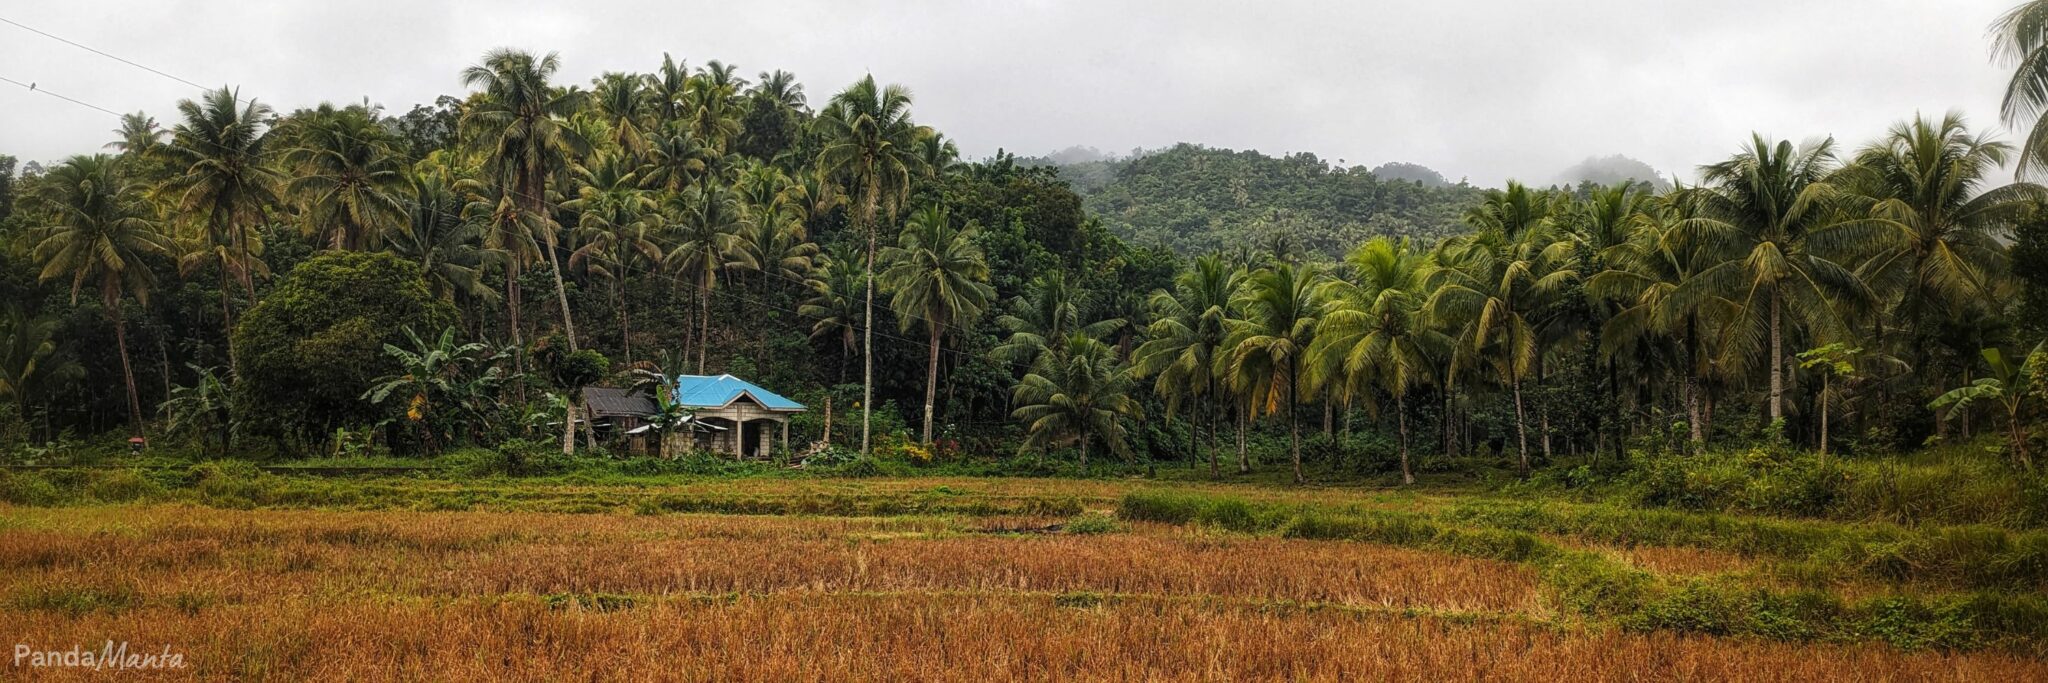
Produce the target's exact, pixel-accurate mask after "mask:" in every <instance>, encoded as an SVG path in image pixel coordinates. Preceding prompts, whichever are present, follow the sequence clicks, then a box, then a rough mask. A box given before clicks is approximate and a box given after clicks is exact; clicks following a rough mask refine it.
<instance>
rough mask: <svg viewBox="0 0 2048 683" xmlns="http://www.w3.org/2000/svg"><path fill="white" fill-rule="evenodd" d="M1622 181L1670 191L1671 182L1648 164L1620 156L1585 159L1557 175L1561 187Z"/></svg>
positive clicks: (1661, 190)
mask: <svg viewBox="0 0 2048 683" xmlns="http://www.w3.org/2000/svg"><path fill="white" fill-rule="evenodd" d="M1624 180H1635V181H1648V182H1649V183H1650V184H1651V185H1653V186H1655V187H1656V188H1657V191H1658V192H1663V191H1665V190H1669V189H1671V180H1670V179H1669V178H1668V177H1667V176H1666V175H1665V174H1663V173H1659V172H1657V169H1654V168H1650V165H1649V164H1646V163H1643V162H1641V161H1637V160H1635V159H1631V158H1628V157H1625V156H1622V155H1620V154H1616V155H1613V156H1606V157H1586V160H1585V161H1581V162H1579V163H1576V164H1573V165H1572V166H1571V167H1570V168H1566V169H1565V170H1564V171H1563V172H1562V173H1559V174H1557V182H1558V183H1559V184H1561V185H1566V186H1571V185H1577V184H1579V183H1580V182H1582V181H1586V182H1593V183H1598V184H1601V185H1612V184H1615V183H1618V182H1622V181H1624Z"/></svg>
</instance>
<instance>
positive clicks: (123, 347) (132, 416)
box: [107, 299, 142, 436]
mask: <svg viewBox="0 0 2048 683" xmlns="http://www.w3.org/2000/svg"><path fill="white" fill-rule="evenodd" d="M107 319H108V320H110V321H112V322H113V323H114V346H115V347H116V348H117V349H118V350H119V351H120V352H121V379H122V380H123V381H125V382H127V383H128V426H129V428H130V430H131V431H132V432H133V433H132V434H130V436H142V399H141V398H140V397H139V396H138V395H137V394H136V392H135V370H134V369H133V368H131V367H129V364H128V321H127V320H124V319H123V318H122V317H121V301H120V300H119V299H115V300H113V301H109V302H107Z"/></svg>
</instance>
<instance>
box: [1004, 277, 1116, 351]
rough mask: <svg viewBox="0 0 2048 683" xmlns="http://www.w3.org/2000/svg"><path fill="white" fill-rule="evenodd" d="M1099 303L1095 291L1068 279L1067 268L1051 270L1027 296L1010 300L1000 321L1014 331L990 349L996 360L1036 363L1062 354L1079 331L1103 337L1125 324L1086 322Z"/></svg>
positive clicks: (1034, 279)
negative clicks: (1083, 287)
mask: <svg viewBox="0 0 2048 683" xmlns="http://www.w3.org/2000/svg"><path fill="white" fill-rule="evenodd" d="M1094 307H1095V295H1094V293H1093V292H1089V291H1088V290H1085V289H1082V288H1081V287H1080V286H1078V285H1075V284H1073V283H1072V282H1071V281H1069V280H1068V279H1067V276H1066V272H1065V271H1061V270H1053V271H1048V272H1046V273H1044V274H1042V275H1039V276H1038V277H1036V278H1033V279H1032V280H1031V289H1030V290H1029V291H1028V292H1026V294H1025V295H1024V296H1020V297H1016V298H1013V299H1011V300H1010V304H1009V309H1010V311H1009V312H1008V313H1005V314H1003V315H1000V316H997V317H996V325H997V326H1000V327H1002V328H1003V329H1005V330H1008V331H1009V333H1010V335H1009V336H1008V337H1006V338H1004V339H1003V342H1002V343H1001V344H998V345H996V348H995V349H994V350H992V351H991V352H990V354H989V355H990V356H991V357H993V358H995V359H996V360H1000V361H1004V362H1009V363H1019V362H1021V363H1028V364H1032V365H1036V364H1039V363H1041V362H1046V361H1049V360H1051V359H1053V358H1056V357H1058V356H1059V354H1060V353H1061V352H1063V351H1065V350H1066V349H1067V347H1068V345H1067V344H1065V343H1064V342H1063V341H1062V340H1065V339H1066V338H1067V336H1068V335H1071V334H1073V333H1075V332H1080V333H1082V334H1086V335H1088V336H1089V337H1091V338H1095V339H1101V338H1103V337H1104V336H1107V335H1108V334H1109V333H1110V332H1114V331H1115V330H1116V329H1117V328H1118V327H1119V326H1121V325H1122V324H1123V321H1121V320H1114V319H1112V320H1097V321H1093V322H1088V323H1083V322H1082V320H1083V319H1084V317H1085V316H1087V315H1088V314H1089V313H1091V312H1092V311H1091V309H1093V308H1094Z"/></svg>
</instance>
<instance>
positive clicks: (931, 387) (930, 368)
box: [924, 322, 939, 446]
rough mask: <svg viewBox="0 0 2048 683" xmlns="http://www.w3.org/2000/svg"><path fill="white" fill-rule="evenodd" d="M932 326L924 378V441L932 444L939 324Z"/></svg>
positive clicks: (936, 392)
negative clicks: (929, 354) (928, 356)
mask: <svg viewBox="0 0 2048 683" xmlns="http://www.w3.org/2000/svg"><path fill="white" fill-rule="evenodd" d="M930 328H931V334H930V337H931V358H930V359H929V360H926V361H925V378H924V443H925V445H926V446H930V445H931V444H932V404H933V403H934V402H936V401H937V400H938V398H939V325H938V323H936V322H934V323H932V324H931V325H930Z"/></svg>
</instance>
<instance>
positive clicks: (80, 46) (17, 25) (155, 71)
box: [0, 17, 246, 103]
mask: <svg viewBox="0 0 2048 683" xmlns="http://www.w3.org/2000/svg"><path fill="white" fill-rule="evenodd" d="M0 22H4V23H7V24H10V25H12V26H14V27H15V28H19V29H21V30H24V31H28V32H30V33H34V34H36V35H39V36H42V37H44V38H49V39H50V40H54V41H57V42H60V43H63V44H65V45H70V46H72V47H75V48H78V49H80V50H84V51H86V52H90V53H93V54H96V55H99V56H101V57H105V58H107V59H111V60H114V61H117V62H120V63H122V64H126V65H128V66H132V67H135V68H137V69H141V70H143V71H147V72H150V73H153V74H156V75H158V76H162V77H164V78H168V79H171V80H174V81H177V82H179V83H183V84H185V85H189V86H192V87H194V88H199V89H201V90H211V89H212V88H209V87H207V86H204V85H200V84H198V83H194V82H192V81H189V80H186V79H184V78H180V77H178V76H174V75H171V74H169V73H165V72H164V71H161V70H158V69H154V68H151V67H149V66H146V65H143V64H139V63H136V62H134V61H131V60H128V59H125V58H122V57H119V56H117V55H113V54H109V53H107V52H106V51H104V50H100V49H98V48H95V47H92V46H90V45H85V44H83V43H79V42H77V41H74V40H71V39H69V38H65V37H63V36H59V35H56V34H53V33H50V32H48V31H44V30H42V29H39V28H36V27H34V26H30V25H28V24H24V23H21V22H19V21H15V20H13V19H9V18H7V17H0ZM236 99H241V98H236ZM245 103H246V101H245Z"/></svg>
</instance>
